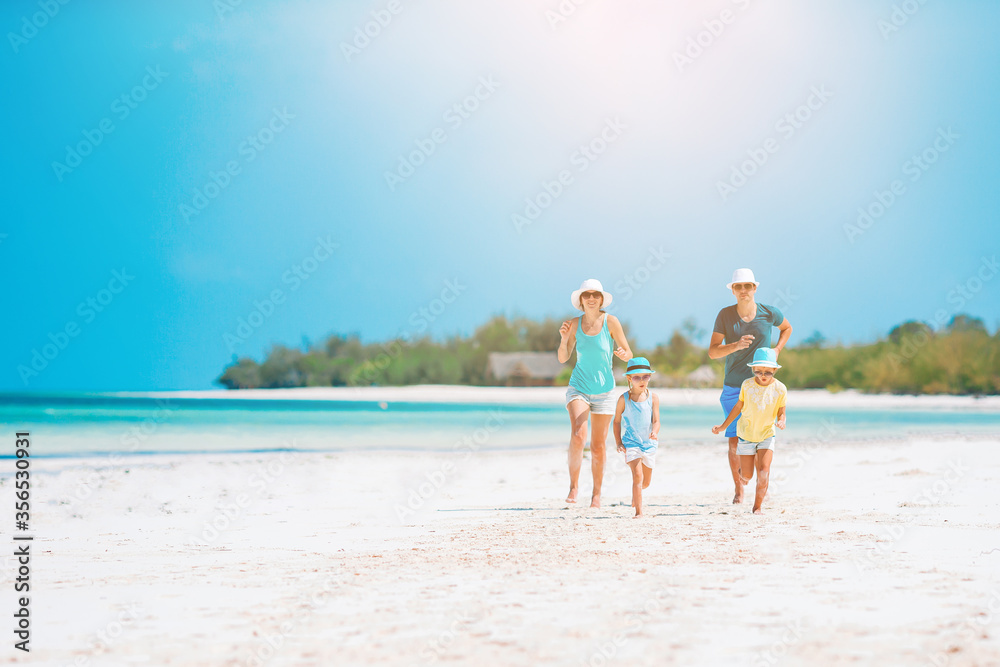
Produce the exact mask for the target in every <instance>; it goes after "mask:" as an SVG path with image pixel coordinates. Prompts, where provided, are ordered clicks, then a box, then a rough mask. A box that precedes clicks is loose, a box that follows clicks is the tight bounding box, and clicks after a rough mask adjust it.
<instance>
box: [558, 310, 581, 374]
mask: <svg viewBox="0 0 1000 667" xmlns="http://www.w3.org/2000/svg"><path fill="white" fill-rule="evenodd" d="M576 320H577V318H575V317H574V318H573V319H571V320H566V321H565V322H563V323H562V325H561V326H560V327H559V338H560V340H559V349H557V350H556V356H557V357H559V363H560V364H565V363H566V362H567V361H569V357H570V355H571V354H572V353H573V348H574V347H575V346H576Z"/></svg>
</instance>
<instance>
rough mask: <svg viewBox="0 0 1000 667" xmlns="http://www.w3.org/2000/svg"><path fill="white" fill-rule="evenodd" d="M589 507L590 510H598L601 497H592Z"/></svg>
mask: <svg viewBox="0 0 1000 667" xmlns="http://www.w3.org/2000/svg"><path fill="white" fill-rule="evenodd" d="M590 506H591V507H592V508H599V507H600V506H601V497H600V496H599V495H598V496H593V497H592V498H591V499H590Z"/></svg>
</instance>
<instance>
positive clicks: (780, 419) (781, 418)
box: [778, 405, 785, 431]
mask: <svg viewBox="0 0 1000 667" xmlns="http://www.w3.org/2000/svg"><path fill="white" fill-rule="evenodd" d="M778 428H780V429H781V430H782V431H784V430H785V406H784V405H782V406H781V407H780V408H778Z"/></svg>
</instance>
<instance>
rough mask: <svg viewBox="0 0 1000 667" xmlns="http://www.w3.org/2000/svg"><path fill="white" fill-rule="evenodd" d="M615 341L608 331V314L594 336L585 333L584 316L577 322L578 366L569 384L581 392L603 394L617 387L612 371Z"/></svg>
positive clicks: (574, 369)
mask: <svg viewBox="0 0 1000 667" xmlns="http://www.w3.org/2000/svg"><path fill="white" fill-rule="evenodd" d="M613 352H614V341H613V340H612V339H611V332H610V331H608V316H607V314H605V315H604V324H603V325H601V330H600V332H598V333H597V334H596V335H594V336H588V335H587V334H585V333H583V316H582V315H581V316H580V319H578V320H577V323H576V366H574V367H573V375H571V376H570V378H569V386H571V387H573V388H574V389H576V390H577V391H578V392H580V393H581V394H603V393H606V392H609V391H611V390H612V389H614V388H615V377H614V375H612V373H611V357H612V353H613Z"/></svg>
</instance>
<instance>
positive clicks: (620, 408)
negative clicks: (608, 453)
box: [614, 394, 625, 452]
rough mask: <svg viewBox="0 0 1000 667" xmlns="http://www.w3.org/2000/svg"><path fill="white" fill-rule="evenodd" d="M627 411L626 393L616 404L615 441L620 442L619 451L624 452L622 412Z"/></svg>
mask: <svg viewBox="0 0 1000 667" xmlns="http://www.w3.org/2000/svg"><path fill="white" fill-rule="evenodd" d="M623 412H625V394H622V395H621V396H619V397H618V405H616V406H615V421H614V427H615V442H617V443H618V451H619V452H624V451H625V445H624V444H622V413H623Z"/></svg>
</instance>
